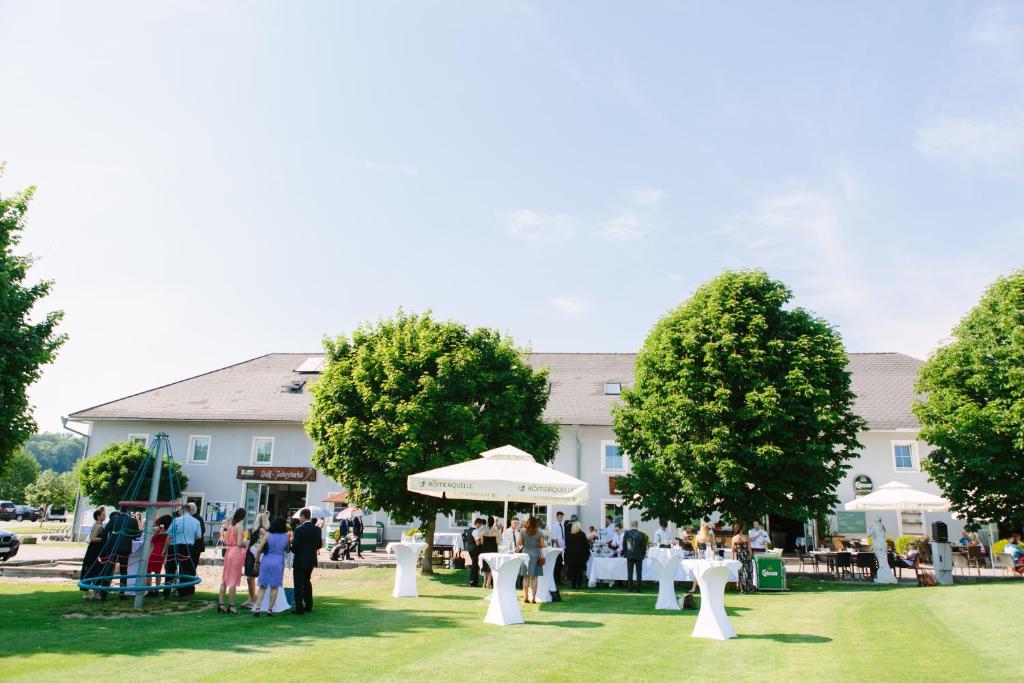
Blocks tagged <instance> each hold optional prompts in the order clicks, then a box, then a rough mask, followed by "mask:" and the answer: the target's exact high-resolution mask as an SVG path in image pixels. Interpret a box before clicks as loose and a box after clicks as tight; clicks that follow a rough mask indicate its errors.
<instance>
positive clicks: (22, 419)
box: [0, 164, 65, 471]
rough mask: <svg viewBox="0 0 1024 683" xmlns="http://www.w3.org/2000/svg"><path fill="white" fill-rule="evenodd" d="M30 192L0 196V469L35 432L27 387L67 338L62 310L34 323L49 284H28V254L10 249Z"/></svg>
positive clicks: (18, 237) (0, 168) (15, 241)
mask: <svg viewBox="0 0 1024 683" xmlns="http://www.w3.org/2000/svg"><path fill="white" fill-rule="evenodd" d="M0 175H3V165H2V164H0ZM34 191H35V188H33V187H30V188H28V189H27V190H24V191H23V192H16V193H14V194H12V195H10V196H6V197H5V196H0V471H2V470H3V467H4V463H5V462H7V460H8V459H10V458H11V457H12V456H13V455H14V453H15V452H16V451H17V449H18V447H19V446H21V445H22V444H23V443H25V442H26V441H27V440H28V438H29V437H30V436H32V434H34V433H35V431H36V423H35V420H33V419H32V406H31V405H30V404H29V402H28V394H27V393H26V390H27V389H28V387H29V386H30V385H31V384H32V383H33V382H35V381H36V380H37V379H39V374H40V368H41V367H42V366H43V365H46V364H47V363H50V362H51V361H53V359H54V358H55V357H56V355H57V349H58V348H60V346H61V344H63V343H64V340H65V337H64V335H62V334H57V331H56V330H57V325H58V324H59V323H60V321H61V318H62V317H63V316H64V314H63V313H62V312H60V311H54V312H52V313H47V314H45V315H43V316H42V319H41V320H39V322H36V323H32V321H31V317H30V316H31V313H32V310H33V308H34V307H35V306H36V303H37V302H38V301H39V300H40V299H42V298H43V297H44V296H46V294H47V293H49V291H50V288H51V287H52V286H53V282H52V281H50V280H43V281H41V282H37V283H36V284H26V283H25V279H26V278H27V276H28V270H29V268H30V267H31V265H32V258H31V257H30V256H24V255H17V254H15V253H14V247H16V246H17V245H18V243H19V242H20V241H21V235H20V233H21V231H22V230H23V229H24V227H25V212H26V211H27V210H28V203H29V201H30V200H31V199H32V193H33V192H34Z"/></svg>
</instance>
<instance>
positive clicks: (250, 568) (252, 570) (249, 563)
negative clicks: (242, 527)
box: [244, 527, 265, 579]
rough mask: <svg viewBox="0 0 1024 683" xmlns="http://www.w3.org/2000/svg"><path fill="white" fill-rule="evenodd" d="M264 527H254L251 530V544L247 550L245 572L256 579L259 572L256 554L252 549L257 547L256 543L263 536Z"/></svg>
mask: <svg viewBox="0 0 1024 683" xmlns="http://www.w3.org/2000/svg"><path fill="white" fill-rule="evenodd" d="M261 532H264V533H265V531H264V529H263V528H262V527H259V528H256V529H253V530H252V531H250V532H249V546H248V547H247V548H246V552H245V572H244V574H245V575H246V576H247V577H249V578H252V579H255V578H256V577H257V576H259V574H258V573H257V572H256V556H255V555H253V554H252V550H253V549H254V548H255V547H256V544H257V543H259V542H260V539H261V538H263V533H261Z"/></svg>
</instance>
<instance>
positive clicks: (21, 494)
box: [0, 448, 39, 503]
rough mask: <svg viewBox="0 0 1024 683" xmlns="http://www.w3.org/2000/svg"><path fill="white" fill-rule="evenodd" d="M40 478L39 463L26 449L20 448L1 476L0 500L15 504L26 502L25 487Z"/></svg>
mask: <svg viewBox="0 0 1024 683" xmlns="http://www.w3.org/2000/svg"><path fill="white" fill-rule="evenodd" d="M38 476H39V463H37V462H36V459H35V458H33V457H32V456H31V455H29V454H28V453H26V452H25V451H24V449H21V448H19V449H18V450H17V452H16V453H15V454H14V457H13V458H10V459H9V460H8V461H7V464H6V465H5V466H4V471H3V474H2V475H0V498H2V499H4V500H12V501H14V502H15V503H24V502H25V487H27V486H28V485H29V484H31V483H32V482H34V481H35V480H36V477H38Z"/></svg>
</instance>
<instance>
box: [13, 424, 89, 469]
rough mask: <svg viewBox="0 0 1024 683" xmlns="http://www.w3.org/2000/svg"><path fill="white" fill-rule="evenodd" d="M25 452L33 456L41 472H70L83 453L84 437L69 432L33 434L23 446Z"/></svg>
mask: <svg viewBox="0 0 1024 683" xmlns="http://www.w3.org/2000/svg"><path fill="white" fill-rule="evenodd" d="M25 450H26V451H28V452H29V453H31V454H32V455H34V456H35V458H36V460H38V461H39V466H40V467H41V468H43V470H53V471H54V472H56V473H58V474H60V473H61V472H70V471H71V470H72V469H73V468H74V466H75V463H76V462H78V460H79V458H81V457H82V454H83V452H84V451H85V437H81V436H75V435H74V434H71V433H70V432H68V433H64V434H59V433H57V432H43V433H42V434H33V435H32V438H30V439H29V440H28V442H27V443H26V444H25Z"/></svg>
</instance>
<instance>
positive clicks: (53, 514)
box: [46, 506, 68, 522]
mask: <svg viewBox="0 0 1024 683" xmlns="http://www.w3.org/2000/svg"><path fill="white" fill-rule="evenodd" d="M46 521H47V522H66V521H68V510H67V508H65V507H58V506H54V507H52V508H50V509H49V510H47V511H46Z"/></svg>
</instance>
